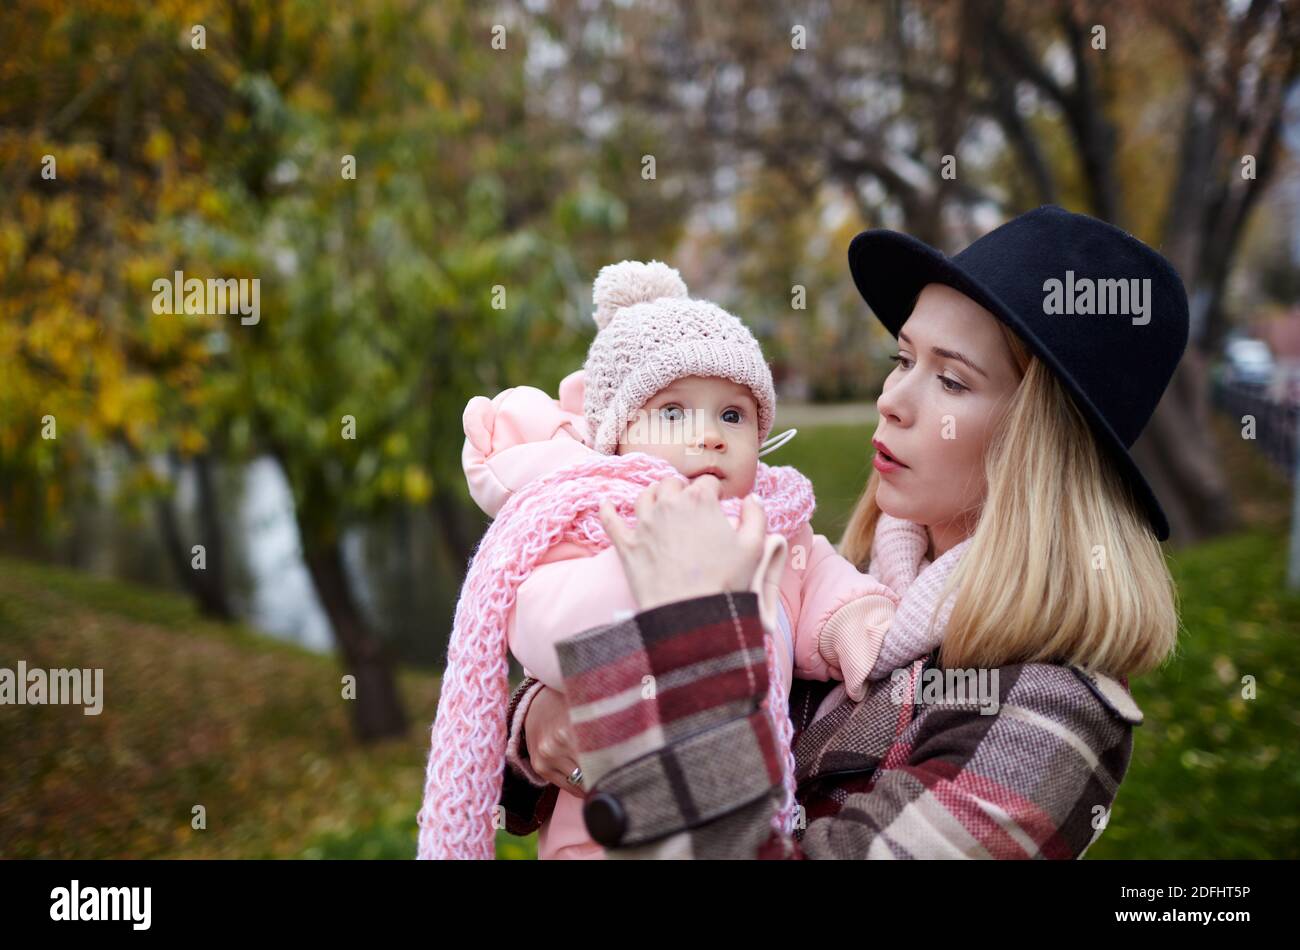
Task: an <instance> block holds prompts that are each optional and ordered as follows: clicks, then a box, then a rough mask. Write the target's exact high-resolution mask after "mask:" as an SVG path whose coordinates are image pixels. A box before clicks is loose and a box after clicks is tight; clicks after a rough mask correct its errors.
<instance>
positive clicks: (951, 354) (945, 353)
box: [898, 330, 989, 379]
mask: <svg viewBox="0 0 1300 950" xmlns="http://www.w3.org/2000/svg"><path fill="white" fill-rule="evenodd" d="M898 338H899V339H900V340H902V341H903V342H904V343H911V342H912V340H911V338H910V337H909V336H908V335H907V334H906V333H904V332H903V331H902V330H899V331H898ZM930 352H931V353H933V354H935V355H936V356H942V357H944V358H945V359H950V360H956V361H957V362H958V363H965V364H966V365H967V366H969V367H970V368H971V369H973V370H975V372H977V373H979V374H980V375H981V376H983V377H984V378H985V379H988V378H989V374H988V373H986V372H984V370H982V369H980V368H979V367H978V366H976V365H975V364H974V363H973V362H972V361H971V360H970V359H968V358H967V357H965V356H962V354H960V353H958V352H957V351H956V350H945V349H944V348H943V347H941V346H932V347H930Z"/></svg>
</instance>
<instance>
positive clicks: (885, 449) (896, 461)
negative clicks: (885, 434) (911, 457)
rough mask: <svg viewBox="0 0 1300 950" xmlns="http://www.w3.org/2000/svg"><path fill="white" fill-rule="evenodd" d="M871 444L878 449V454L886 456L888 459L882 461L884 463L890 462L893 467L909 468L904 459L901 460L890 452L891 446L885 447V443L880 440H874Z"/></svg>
mask: <svg viewBox="0 0 1300 950" xmlns="http://www.w3.org/2000/svg"><path fill="white" fill-rule="evenodd" d="M871 444H872V445H874V446H875V447H876V452H878V453H880V454H883V455H884V456H886V458H884V459H882V461H885V462H888V463H890V464H893V465H897V466H898V467H900V468H907V463H906V462H904V461H903V460H902V459H900V458H899V457H898V456H897V455H895V454H894V453H893V452H891V451H889V446H887V445H885V443H883V442H881V441H880V440H879V439H872V440H871ZM877 467H879V466H877ZM890 471H892V469H890Z"/></svg>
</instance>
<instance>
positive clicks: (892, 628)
mask: <svg viewBox="0 0 1300 950" xmlns="http://www.w3.org/2000/svg"><path fill="white" fill-rule="evenodd" d="M970 543H971V539H970V538H967V539H966V540H964V541H962V542H961V543H959V544H957V545H954V546H953V547H952V548H950V549H949V550H947V551H945V552H944V554H943V556H942V557H940V558H939V559H938V560H936V561H935V562H933V563H931V562H930V560H929V559H928V558H926V556H925V554H926V549H927V548H929V546H930V538H929V535H928V534H927V533H926V530H925V527H924V526H923V525H919V524H916V523H915V522H911V521H905V520H903V519H902V518H894V517H892V516H890V515H887V514H885V513H884V512H881V514H880V519H879V521H877V522H876V536H875V538H874V539H873V541H872V544H871V563H870V565H869V566H868V573H870V574H871V576H872V577H874V578H875V579H876V580H878V581H880V583H882V584H884V585H885V586H886V587H889V588H890V589H891V590H893V591H894V593H896V594H898V596H899V598H900V600H899V604H898V610H897V611H896V612H895V613H894V619H893V621H892V622H891V623H890V625H889V635H888V636H886V637H885V642H884V644H883V645H882V646H881V648H880V655H879V656H877V657H876V664H875V666H874V667H872V670H871V673H870V675H869V677H868V678H869V679H873V680H878V679H883V678H884V677H886V676H889V675H890V674H891V673H892V672H893V671H894V670H896V669H899V668H901V667H905V666H907V665H908V664H909V663H910V662H912V661H913V660H916V659H919V658H920V657H923V656H927V655H928V654H929V653H930V651H932V650H933V649H934V648H935V647H937V646H938V645H939V644H940V643H942V642H943V635H944V631H945V629H946V628H947V626H948V617H949V615H951V613H952V607H953V602H954V600H955V595H949V597H948V599H947V601H945V602H944V604H943V607H942V609H940V610H939V612H938V616H937V618H936V617H935V607H936V606H937V605H938V601H939V594H940V592H941V591H942V590H943V585H944V583H945V582H946V581H947V580H948V577H949V575H951V574H952V572H953V571H954V570H955V569H956V567H957V564H958V562H959V561H961V558H962V555H963V554H965V553H966V550H967V548H969V547H970Z"/></svg>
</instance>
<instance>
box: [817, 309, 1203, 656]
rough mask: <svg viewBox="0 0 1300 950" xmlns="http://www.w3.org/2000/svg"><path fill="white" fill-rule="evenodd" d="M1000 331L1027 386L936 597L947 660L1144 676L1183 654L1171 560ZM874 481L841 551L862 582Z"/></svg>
mask: <svg viewBox="0 0 1300 950" xmlns="http://www.w3.org/2000/svg"><path fill="white" fill-rule="evenodd" d="M998 327H999V328H1000V329H1001V330H1002V333H1003V336H1004V338H1005V339H1006V341H1007V345H1008V346H1009V347H1010V350H1011V354H1012V358H1013V361H1014V363H1015V365H1016V368H1017V370H1018V371H1019V372H1020V374H1021V378H1020V383H1019V385H1018V387H1017V388H1016V391H1015V393H1014V395H1013V396H1012V397H1011V399H1010V401H1009V403H1008V405H1007V408H1006V414H1005V416H1004V417H1003V421H1002V425H1001V427H1000V429H999V431H998V433H997V435H995V436H994V438H993V439H992V440H991V441H990V444H989V446H988V447H987V451H986V453H985V459H984V471H985V476H986V478H987V484H988V492H987V495H986V497H985V498H984V501H983V504H982V506H981V509H980V511H979V512H978V513H977V517H978V521H977V522H976V527H975V531H974V534H973V535H972V540H971V544H970V546H969V547H968V548H967V551H966V554H965V555H964V556H963V557H962V559H961V563H960V564H959V565H958V566H957V568H956V569H955V570H954V571H953V573H952V576H951V577H949V579H948V583H947V584H946V585H945V587H944V589H943V591H942V593H941V594H940V596H939V598H938V604H943V603H944V602H945V601H946V600H947V599H948V597H949V596H950V595H951V594H952V592H953V591H956V598H955V600H954V603H953V610H952V614H951V616H950V617H949V619H948V625H947V630H946V632H945V633H944V638H943V643H942V645H941V647H940V654H939V657H940V661H941V662H942V663H943V665H944V666H946V667H950V668H963V669H964V668H981V667H985V668H992V667H998V666H1004V665H1007V664H1010V663H1034V662H1054V663H1077V664H1079V665H1080V666H1084V667H1086V668H1088V669H1090V670H1093V671H1095V672H1099V673H1106V674H1109V675H1111V676H1137V675H1141V674H1143V673H1146V672H1149V671H1151V670H1153V669H1155V668H1156V667H1158V666H1159V665H1160V664H1161V663H1162V662H1163V661H1164V660H1165V659H1166V658H1167V657H1168V656H1170V655H1171V654H1172V653H1173V651H1174V648H1175V647H1176V645H1177V642H1178V606H1177V590H1176V588H1175V586H1174V583H1173V578H1172V577H1171V576H1170V574H1169V568H1168V565H1167V564H1166V563H1165V556H1164V551H1163V550H1162V549H1161V547H1160V543H1159V542H1158V541H1157V540H1156V537H1155V533H1154V532H1153V531H1152V530H1151V527H1150V525H1149V522H1148V519H1147V516H1146V514H1145V513H1144V511H1143V510H1142V508H1141V507H1140V505H1139V504H1138V502H1137V500H1136V499H1135V498H1134V497H1133V495H1132V493H1131V492H1130V491H1129V488H1128V486H1127V485H1126V484H1125V483H1124V481H1123V479H1122V478H1121V477H1120V475H1119V473H1118V471H1117V470H1116V468H1115V466H1114V465H1113V464H1111V462H1110V461H1109V460H1108V459H1107V458H1105V457H1104V456H1103V455H1102V454H1101V450H1100V447H1099V446H1098V444H1097V442H1096V440H1095V439H1094V438H1093V436H1092V432H1091V430H1090V429H1089V428H1088V423H1087V422H1086V420H1085V419H1084V417H1083V415H1082V414H1081V413H1080V411H1079V409H1078V407H1077V406H1076V405H1075V403H1074V400H1073V399H1072V398H1071V397H1070V395H1069V393H1067V392H1066V391H1065V389H1064V388H1063V387H1062V386H1061V383H1060V382H1059V381H1058V380H1057V378H1056V376H1055V374H1054V373H1053V372H1052V371H1051V370H1050V369H1049V368H1048V367H1047V365H1046V364H1044V363H1043V362H1042V361H1041V360H1039V359H1038V358H1037V357H1035V356H1034V355H1033V354H1032V353H1030V352H1029V350H1028V349H1027V348H1026V347H1025V345H1024V343H1023V342H1022V341H1021V340H1020V338H1019V337H1017V336H1016V335H1015V334H1014V333H1013V332H1012V331H1011V330H1009V329H1008V328H1007V327H1005V326H1004V325H1003V324H1002V323H1001V322H999V323H998ZM879 480H880V476H879V474H878V473H876V472H874V471H873V472H872V473H871V477H870V479H868V481H867V486H866V488H865V489H864V490H863V492H862V495H861V496H860V497H859V499H858V502H857V505H856V506H855V507H854V510H853V515H852V517H851V518H850V519H849V524H848V526H847V527H846V528H845V532H844V537H843V540H842V541H841V543H840V553H841V554H843V555H844V557H846V558H847V559H848V560H850V561H851V562H853V563H854V564H856V565H857V566H858V568H859V569H860V570H866V569H867V565H868V563H869V562H870V559H871V545H872V541H873V539H874V538H875V534H876V523H877V521H878V519H879V517H880V507H879V506H878V505H877V503H876V490H877V486H878V485H879ZM936 614H937V608H936ZM932 622H933V618H932Z"/></svg>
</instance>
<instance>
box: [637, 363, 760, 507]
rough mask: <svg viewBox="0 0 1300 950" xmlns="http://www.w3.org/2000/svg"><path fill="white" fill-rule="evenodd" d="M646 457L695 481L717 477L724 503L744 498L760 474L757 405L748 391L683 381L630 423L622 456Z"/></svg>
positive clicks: (705, 379)
mask: <svg viewBox="0 0 1300 950" xmlns="http://www.w3.org/2000/svg"><path fill="white" fill-rule="evenodd" d="M628 452H645V453H646V454H647V455H653V456H654V457H655V458H661V459H663V460H664V461H665V462H668V463H669V464H671V465H672V466H673V467H674V468H675V469H677V471H679V472H681V473H682V474H683V475H685V476H686V477H687V478H689V479H691V480H692V481H694V480H695V478H696V477H697V476H699V475H702V474H704V473H706V472H708V473H711V474H713V475H716V476H717V477H718V481H719V482H720V483H721V487H720V489H719V494H720V495H721V497H723V498H743V497H745V496H746V495H748V494H749V493H750V492H751V491H752V490H753V488H754V476H755V475H756V474H757V471H758V404H757V403H756V402H755V401H754V394H753V393H752V392H750V390H749V387H747V386H742V385H740V384H739V383H735V382H732V381H731V380H729V379H719V378H717V377H714V376H685V377H683V378H681V379H679V380H677V381H676V382H674V383H672V384H671V385H669V386H667V387H665V388H663V389H661V390H659V392H657V393H655V394H654V396H652V397H651V398H650V400H649V401H648V402H646V404H645V405H644V406H642V407H641V410H640V411H639V412H638V413H637V414H636V415H635V416H634V417H633V418H632V420H631V421H630V422H629V423H628V427H627V430H626V431H625V432H624V433H623V438H622V439H621V440H620V441H619V445H618V454H619V455H624V454H626V453H628Z"/></svg>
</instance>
